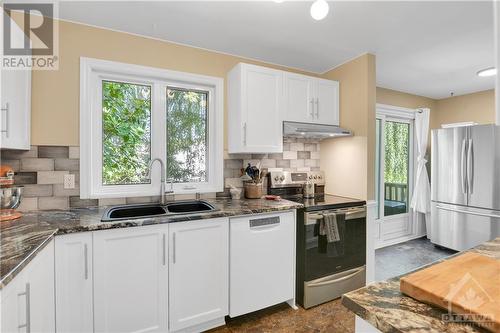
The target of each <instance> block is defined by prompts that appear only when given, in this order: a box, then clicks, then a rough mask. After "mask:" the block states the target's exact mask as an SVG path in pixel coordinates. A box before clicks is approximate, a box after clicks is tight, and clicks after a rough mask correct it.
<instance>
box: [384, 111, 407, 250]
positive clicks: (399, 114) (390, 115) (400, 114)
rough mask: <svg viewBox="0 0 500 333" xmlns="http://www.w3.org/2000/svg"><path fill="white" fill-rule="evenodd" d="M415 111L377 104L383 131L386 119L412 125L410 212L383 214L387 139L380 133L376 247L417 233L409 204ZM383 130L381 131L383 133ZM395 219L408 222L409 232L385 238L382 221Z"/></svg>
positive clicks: (402, 240) (397, 241)
mask: <svg viewBox="0 0 500 333" xmlns="http://www.w3.org/2000/svg"><path fill="white" fill-rule="evenodd" d="M415 112H416V110H414V109H408V108H402V107H397V106H392V105H385V104H377V109H376V119H380V120H381V131H383V128H384V125H385V122H386V121H394V122H398V123H406V124H409V126H410V129H409V131H410V133H409V134H410V143H409V162H408V167H409V170H408V203H407V204H408V212H407V213H405V214H397V215H391V216H383V214H384V197H385V186H384V184H385V178H384V165H383V161H384V160H385V149H383V148H384V147H385V140H384V136H383V135H380V167H379V174H378V175H376V177H377V176H378V177H379V179H380V188H379V193H378V195H379V202H378V205H379V206H378V209H379V216H377V217H376V219H375V223H376V225H377V232H375V239H376V240H375V248H381V247H385V246H389V245H393V244H397V243H400V242H404V241H407V240H409V239H412V238H415V235H416V227H415V223H414V222H415V221H413V214H412V212H411V211H410V208H409V205H410V202H411V199H412V195H413V187H414V179H415V175H414V170H415V169H416V165H415V162H416V158H415V157H416V156H415V153H416V151H417V150H416V146H415V143H416V142H415V139H414V137H415V126H414V120H415ZM382 133H383V132H381V134H382ZM395 220H401V222H403V221H404V223H406V225H407V227H408V229H407V233H405V234H401V235H400V236H396V237H394V238H390V239H383V237H382V235H381V227H382V223H384V222H386V221H391V222H395Z"/></svg>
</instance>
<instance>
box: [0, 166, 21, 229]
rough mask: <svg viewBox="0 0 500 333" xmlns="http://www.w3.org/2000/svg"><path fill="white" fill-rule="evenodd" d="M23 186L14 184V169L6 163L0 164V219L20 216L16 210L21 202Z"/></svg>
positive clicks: (13, 218)
mask: <svg viewBox="0 0 500 333" xmlns="http://www.w3.org/2000/svg"><path fill="white" fill-rule="evenodd" d="M22 193H23V186H16V185H14V170H13V169H12V168H11V167H10V166H8V165H2V166H0V221H10V220H15V219H18V218H20V217H21V216H22V214H21V213H19V212H17V211H16V208H17V207H19V205H20V204H21V196H22Z"/></svg>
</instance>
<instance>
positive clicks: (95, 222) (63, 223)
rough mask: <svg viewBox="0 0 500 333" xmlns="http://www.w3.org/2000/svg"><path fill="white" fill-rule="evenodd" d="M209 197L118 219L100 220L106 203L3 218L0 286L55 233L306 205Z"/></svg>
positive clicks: (276, 209)
mask: <svg viewBox="0 0 500 333" xmlns="http://www.w3.org/2000/svg"><path fill="white" fill-rule="evenodd" d="M206 201H208V202H210V203H211V204H212V205H214V206H215V208H216V211H212V212H207V213H199V214H189V215H170V216H159V217H152V218H145V219H135V220H126V221H117V222H101V217H102V215H103V213H104V211H105V209H106V207H95V208H77V209H71V210H53V211H35V212H29V213H25V214H24V215H23V217H21V218H20V219H17V220H13V221H8V222H2V223H1V224H0V242H1V244H0V289H1V288H3V287H4V286H5V285H7V283H9V282H10V281H11V280H12V279H13V278H14V277H15V276H16V275H17V274H18V273H19V272H20V271H21V270H22V269H23V267H25V266H26V264H27V263H28V262H29V261H30V260H31V259H32V258H33V257H34V256H35V255H36V253H38V252H39V251H40V250H41V249H43V247H44V246H45V245H46V244H48V243H49V242H50V240H51V239H52V238H53V237H54V236H55V235H62V234H69V233H75V232H84V231H95V230H102V229H112V228H126V227H137V226H143V225H151V224H160V223H171V222H184V221H190V220H200V219H209V218H216V217H229V216H238V215H248V214H259V213H266V212H273V211H280V210H289V209H297V208H302V207H303V205H302V204H299V203H295V202H291V201H288V200H281V201H270V200H265V199H248V200H231V199H225V198H218V199H207V200H206Z"/></svg>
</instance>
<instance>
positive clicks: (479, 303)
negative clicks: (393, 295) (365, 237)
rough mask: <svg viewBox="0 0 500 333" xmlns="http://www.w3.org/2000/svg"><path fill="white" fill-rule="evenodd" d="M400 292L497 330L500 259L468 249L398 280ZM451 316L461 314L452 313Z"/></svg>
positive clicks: (453, 318)
mask: <svg viewBox="0 0 500 333" xmlns="http://www.w3.org/2000/svg"><path fill="white" fill-rule="evenodd" d="M400 290H401V292H402V293H404V294H406V295H408V296H411V297H412V298H414V299H416V300H419V301H421V302H424V303H428V304H432V305H436V306H438V307H440V308H443V309H445V310H448V311H449V312H450V314H452V315H450V319H449V320H463V318H466V319H467V320H469V321H473V322H475V323H476V324H478V325H480V326H482V327H484V328H485V329H487V330H489V331H492V332H500V261H499V260H496V259H495V258H491V257H487V256H484V255H482V254H479V253H473V252H467V253H464V254H461V255H458V256H456V257H454V258H451V259H449V260H446V261H444V262H441V263H439V264H436V265H433V266H430V267H428V268H425V269H422V270H420V271H417V272H415V273H412V274H409V275H407V276H404V277H402V278H401V279H400ZM454 315H461V317H460V316H454Z"/></svg>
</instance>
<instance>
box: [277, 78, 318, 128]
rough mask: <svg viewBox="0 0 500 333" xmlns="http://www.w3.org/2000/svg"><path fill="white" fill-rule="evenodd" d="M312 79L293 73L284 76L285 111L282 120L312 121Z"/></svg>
mask: <svg viewBox="0 0 500 333" xmlns="http://www.w3.org/2000/svg"><path fill="white" fill-rule="evenodd" d="M314 83H315V80H314V78H311V77H308V76H305V75H298V74H293V73H286V74H285V83H284V85H285V101H286V102H285V105H286V106H285V110H284V112H283V113H284V116H283V120H285V121H296V122H311V121H312V120H313V119H314V116H315V114H314V107H315V104H314V103H315V99H314V96H313V89H314Z"/></svg>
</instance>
